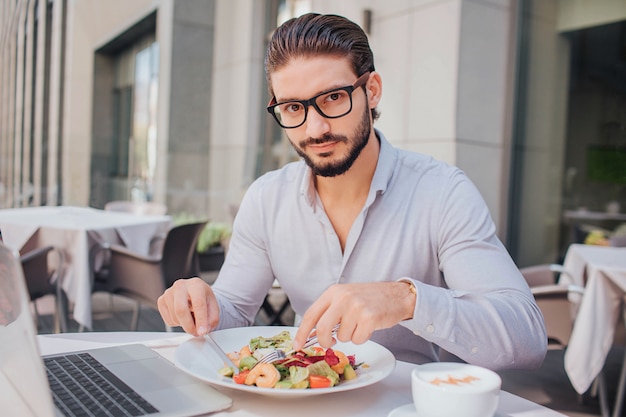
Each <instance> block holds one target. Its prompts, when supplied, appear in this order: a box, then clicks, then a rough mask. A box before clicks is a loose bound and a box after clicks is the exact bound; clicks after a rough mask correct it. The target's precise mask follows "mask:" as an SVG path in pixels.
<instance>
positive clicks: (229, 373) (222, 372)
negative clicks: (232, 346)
mask: <svg viewBox="0 0 626 417" xmlns="http://www.w3.org/2000/svg"><path fill="white" fill-rule="evenodd" d="M217 372H218V373H219V374H220V375H222V376H227V377H232V376H233V374H234V373H235V371H233V368H231V367H230V366H225V367H223V368H220V369H218V371H217Z"/></svg>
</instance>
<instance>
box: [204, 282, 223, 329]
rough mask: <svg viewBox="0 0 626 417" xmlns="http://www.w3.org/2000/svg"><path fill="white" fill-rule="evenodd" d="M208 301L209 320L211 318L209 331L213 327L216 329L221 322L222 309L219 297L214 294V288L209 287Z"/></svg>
mask: <svg viewBox="0 0 626 417" xmlns="http://www.w3.org/2000/svg"><path fill="white" fill-rule="evenodd" d="M206 303H207V305H208V308H209V315H208V320H209V323H208V324H209V327H208V331H211V330H213V329H215V328H216V327H217V325H218V324H219V321H220V309H219V306H218V305H217V299H216V298H215V295H214V294H213V290H212V289H211V288H210V287H209V288H208V290H207V292H206Z"/></svg>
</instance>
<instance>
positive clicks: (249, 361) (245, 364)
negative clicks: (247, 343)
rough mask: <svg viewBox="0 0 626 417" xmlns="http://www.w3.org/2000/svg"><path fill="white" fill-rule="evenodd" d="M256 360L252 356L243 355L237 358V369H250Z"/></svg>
mask: <svg viewBox="0 0 626 417" xmlns="http://www.w3.org/2000/svg"><path fill="white" fill-rule="evenodd" d="M257 362H258V361H257V360H256V359H255V358H254V356H244V357H243V358H241V359H240V360H239V369H241V370H243V369H252V367H253V366H254V365H255V364H256V363H257Z"/></svg>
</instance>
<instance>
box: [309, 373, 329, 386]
mask: <svg viewBox="0 0 626 417" xmlns="http://www.w3.org/2000/svg"><path fill="white" fill-rule="evenodd" d="M332 383H333V382H332V381H331V380H330V378H326V377H325V376H322V375H309V387H311V388H328V387H330V386H331V385H332Z"/></svg>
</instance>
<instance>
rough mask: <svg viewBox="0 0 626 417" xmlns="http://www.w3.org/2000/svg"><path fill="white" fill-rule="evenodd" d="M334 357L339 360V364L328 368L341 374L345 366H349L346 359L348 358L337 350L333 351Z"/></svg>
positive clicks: (348, 361) (348, 360)
mask: <svg viewBox="0 0 626 417" xmlns="http://www.w3.org/2000/svg"><path fill="white" fill-rule="evenodd" d="M334 352H335V355H337V357H338V358H339V363H338V364H336V365H333V366H331V367H330V368H331V369H332V370H333V371H335V372H337V373H338V374H340V375H341V374H343V370H344V369H345V367H346V365H349V364H350V359H348V357H347V356H346V354H345V353H343V352H341V351H339V350H335V351H334Z"/></svg>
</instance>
